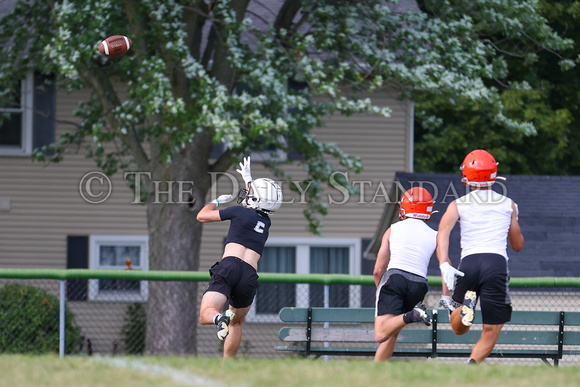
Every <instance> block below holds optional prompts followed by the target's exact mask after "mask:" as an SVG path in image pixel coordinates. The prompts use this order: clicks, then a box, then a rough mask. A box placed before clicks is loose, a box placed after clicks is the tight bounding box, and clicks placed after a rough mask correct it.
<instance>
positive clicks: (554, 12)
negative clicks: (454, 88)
mask: <svg viewBox="0 0 580 387" xmlns="http://www.w3.org/2000/svg"><path fill="white" fill-rule="evenodd" d="M427 3H429V4H431V2H425V4H427ZM477 4H478V3H474V7H476V8H477V7H478V5H477ZM499 4H500V3H499V2H498V5H497V6H498V7H500V5H499ZM524 4H525V3H522V4H519V3H515V2H513V3H510V4H508V3H505V4H504V5H503V6H506V7H508V8H507V9H504V10H501V9H500V10H498V9H496V10H495V11H494V10H493V7H492V8H490V9H486V10H483V9H478V12H480V13H481V15H482V16H481V18H480V19H481V20H482V21H484V20H489V19H490V15H491V13H494V12H495V13H496V16H497V15H498V14H499V13H501V14H503V15H508V12H507V11H509V12H512V11H513V10H516V9H519V8H518V7H520V6H521V5H524ZM525 6H526V7H527V9H528V10H529V11H530V12H532V13H533V15H532V14H530V12H528V15H527V16H525V17H519V18H520V19H522V23H524V24H519V25H518V24H517V23H514V22H511V23H504V24H505V25H506V26H512V27H514V28H515V29H514V32H518V34H517V35H518V36H519V38H517V37H516V39H514V36H513V35H510V33H509V31H510V29H509V28H506V29H505V30H503V29H502V30H496V31H494V32H493V33H492V34H491V35H486V36H485V38H486V39H488V40H489V41H490V42H493V44H494V45H495V46H497V47H498V55H497V56H496V59H495V60H496V61H498V62H499V63H502V66H503V67H504V70H502V76H500V77H496V78H495V79H490V80H488V83H489V84H490V86H491V85H492V86H493V87H495V88H496V89H497V93H496V95H495V96H494V99H493V100H491V101H473V100H470V99H465V98H457V99H455V100H454V101H453V103H449V100H448V99H447V98H444V97H442V96H438V95H435V96H433V95H432V94H429V93H423V94H421V95H418V96H417V98H416V112H417V113H418V114H417V115H416V122H415V129H416V131H415V145H416V148H415V169H416V170H417V171H422V172H453V173H459V170H458V167H459V164H460V163H461V161H462V160H463V158H464V157H465V155H466V154H467V153H468V152H469V151H471V150H473V149H477V148H484V149H487V150H489V151H490V152H491V153H492V154H493V155H494V156H495V157H496V159H497V160H498V161H499V162H500V167H499V168H500V173H504V174H507V173H512V174H535V175H542V174H554V175H562V174H579V173H580V161H579V160H578V158H577V157H576V155H577V154H578V151H580V129H579V128H580V125H579V124H580V121H579V119H580V109H579V108H580V100H579V96H578V89H579V88H580V81H579V75H580V73H579V71H580V69H578V67H575V66H574V64H575V63H576V61H577V57H578V54H580V52H579V51H578V50H577V48H576V47H578V43H580V28H578V27H577V26H578V18H579V17H580V12H579V9H580V7H579V5H578V3H577V2H576V1H564V2H550V1H547V2H539V3H538V4H536V5H535V6H536V7H537V8H534V4H533V3H529V4H526V5H525ZM431 9H436V8H435V7H432V8H431ZM510 10H511V11H510ZM498 12H499V13H498ZM512 13H513V12H512ZM485 15H487V16H485ZM504 17H505V16H504ZM542 18H546V19H547V21H548V23H547V25H548V26H549V27H550V28H552V30H553V31H555V32H556V33H559V34H560V35H561V36H562V37H564V38H566V39H567V40H566V42H567V43H566V44H565V45H564V46H560V49H559V50H558V53H557V54H555V53H554V52H553V50H551V49H549V48H548V47H547V46H543V47H535V48H533V49H532V46H534V43H533V42H532V41H530V36H529V35H528V33H527V32H525V29H526V28H527V26H528V25H535V23H534V22H533V20H539V19H542ZM535 31H536V33H537V34H538V36H548V35H546V34H548V32H546V30H545V28H544V27H543V28H541V29H538V28H537V27H536V28H535ZM482 38H483V36H482ZM550 39H552V38H550ZM570 42H572V43H573V44H570Z"/></svg>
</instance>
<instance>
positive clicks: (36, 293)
mask: <svg viewBox="0 0 580 387" xmlns="http://www.w3.org/2000/svg"><path fill="white" fill-rule="evenodd" d="M59 316H60V312H59V300H58V298H56V297H55V296H53V295H51V294H49V293H48V292H47V291H46V290H43V289H39V288H35V287H34V286H24V285H20V284H8V285H5V286H4V287H3V288H2V289H0V352H4V353H47V352H57V353H58V351H59ZM81 340H82V339H81V335H80V328H79V327H78V326H77V324H76V322H75V315H74V314H73V313H72V312H71V311H70V310H69V309H68V308H66V307H65V353H75V352H78V348H79V344H80V343H81Z"/></svg>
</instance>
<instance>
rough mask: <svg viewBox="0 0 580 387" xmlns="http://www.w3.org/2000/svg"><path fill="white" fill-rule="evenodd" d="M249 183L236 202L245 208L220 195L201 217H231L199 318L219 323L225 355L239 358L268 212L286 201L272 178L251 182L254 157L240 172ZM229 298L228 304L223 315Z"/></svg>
mask: <svg viewBox="0 0 580 387" xmlns="http://www.w3.org/2000/svg"><path fill="white" fill-rule="evenodd" d="M237 171H238V172H239V173H240V174H241V175H242V177H243V178H244V182H245V183H246V189H244V190H240V194H239V195H238V203H243V206H233V207H228V208H225V209H223V210H218V209H217V208H218V207H219V206H220V205H222V204H225V203H229V202H230V201H232V200H233V196H232V195H221V196H219V197H218V198H217V199H215V200H213V201H211V202H210V203H208V204H207V205H206V206H205V207H203V208H202V209H201V211H200V212H199V214H198V215H197V220H199V221H200V222H202V223H207V222H220V221H224V220H230V229H229V231H228V235H227V237H226V242H225V247H224V253H223V256H222V260H221V261H220V262H217V263H216V264H214V265H213V266H212V267H211V269H210V270H209V272H210V274H211V279H210V281H209V285H208V287H207V290H206V291H205V293H204V295H203V298H202V300H201V307H200V312H199V322H200V323H201V324H203V325H209V324H216V325H217V330H218V331H217V337H218V339H219V340H221V341H223V340H225V339H226V337H227V338H228V339H227V340H225V342H224V355H223V356H224V358H228V357H235V356H236V353H237V352H238V348H239V347H240V343H241V341H242V326H241V324H242V321H243V319H244V317H245V316H246V314H247V313H248V311H249V310H250V307H251V305H252V302H253V301H254V296H255V295H256V289H257V288H258V274H257V269H258V260H259V259H260V257H261V256H262V251H263V250H264V244H265V243H266V240H268V234H269V230H270V224H271V221H270V216H269V215H270V214H272V213H273V212H274V211H275V210H277V209H278V208H280V205H281V204H282V189H281V188H280V185H278V183H276V182H275V181H274V180H272V179H267V178H262V179H256V180H254V181H252V174H251V171H250V158H249V157H247V158H245V159H244V161H243V163H240V169H238V170H237ZM228 299H229V300H230V307H229V309H228V310H227V311H226V312H225V313H224V314H221V313H220V311H221V310H222V308H223V306H224V305H225V303H226V301H227V300H228Z"/></svg>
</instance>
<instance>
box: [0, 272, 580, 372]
mask: <svg viewBox="0 0 580 387" xmlns="http://www.w3.org/2000/svg"><path fill="white" fill-rule="evenodd" d="M29 272H30V271H29ZM63 272H64V271H63ZM86 272H90V271H89V270H87V271H86ZM147 273H151V272H147ZM182 274H183V273H182ZM140 275H142V276H144V277H142V278H148V277H147V274H145V272H142V273H141V274H139V273H138V272H134V273H131V277H132V278H130V279H123V277H125V276H124V275H123V273H120V274H119V273H116V275H115V276H111V278H106V277H107V274H106V273H105V274H103V271H101V272H100V273H99V275H98V276H96V278H91V276H90V274H89V273H84V274H83V276H84V278H77V279H67V280H58V279H50V278H44V279H43V278H40V277H41V275H35V276H34V277H35V278H36V279H31V278H29V279H26V278H23V279H15V278H0V352H2V353H43V352H57V353H58V352H59V350H60V351H61V355H62V354H67V355H69V354H70V355H83V356H87V355H88V356H90V355H93V354H102V355H121V354H131V355H147V354H149V352H148V347H147V340H148V335H147V332H148V330H150V332H152V331H155V333H156V334H157V336H159V335H161V336H164V335H167V336H170V335H172V334H173V333H174V332H175V330H176V329H177V325H178V323H177V322H176V320H175V319H173V318H170V317H168V318H165V317H164V316H163V315H162V313H165V312H164V311H166V310H167V307H172V304H173V303H175V304H180V306H179V307H177V306H176V307H175V308H174V309H179V308H181V310H183V311H184V313H186V314H188V318H190V319H191V321H192V323H191V326H190V327H186V328H185V329H186V330H187V329H189V330H190V331H189V333H190V336H188V337H191V338H192V340H193V343H192V345H191V346H190V347H188V348H191V350H187V351H186V352H185V353H184V352H179V353H172V352H171V350H168V351H166V352H165V353H167V354H197V355H200V356H207V357H217V356H221V354H222V344H221V342H220V341H218V340H217V338H216V327H215V326H214V325H209V326H202V325H200V324H199V322H198V320H197V316H198V312H199V310H198V308H199V303H200V300H201V296H202V294H203V291H204V290H205V288H206V286H207V279H206V278H205V277H206V276H207V274H206V273H203V274H201V273H199V275H198V276H197V281H196V285H197V289H198V291H197V295H198V297H197V299H179V298H175V297H167V299H166V301H165V305H163V306H164V307H163V310H164V311H161V310H152V309H149V307H150V305H151V302H148V301H149V300H150V297H151V295H152V294H154V293H155V292H157V291H159V290H160V289H158V288H159V287H160V286H162V285H166V284H168V283H172V284H173V285H175V286H176V287H180V286H191V285H192V282H188V281H184V280H179V281H160V280H151V279H147V280H145V279H139V276H140ZM261 276H262V279H264V277H266V279H267V281H262V282H260V287H259V289H258V293H257V295H256V298H255V301H254V304H253V306H252V309H251V310H250V313H249V314H248V316H247V317H246V319H245V321H244V324H243V336H242V344H241V346H240V349H239V352H238V356H245V357H256V358H273V357H286V356H289V355H288V354H287V353H280V352H276V351H275V350H274V347H275V346H276V345H280V344H281V342H280V341H279V339H278V330H279V329H280V328H281V327H282V326H283V325H288V324H285V323H282V322H281V321H280V319H279V318H278V312H279V311H280V309H281V308H282V307H286V306H296V307H309V306H312V307H352V308H355V307H374V302H375V287H374V286H373V285H366V284H368V283H373V282H372V277H370V276H363V277H368V278H364V279H361V278H363V277H361V276H358V277H356V278H354V279H353V283H354V284H348V283H345V279H344V278H342V280H341V281H340V282H341V283H339V284H330V285H324V284H322V283H320V282H321V281H320V280H319V281H314V282H319V283H312V284H309V283H304V282H307V280H308V278H307V277H309V276H302V278H299V276H295V277H296V280H295V281H296V282H298V283H292V277H293V276H292V275H285V276H284V278H285V279H284V280H283V281H280V282H273V281H276V278H275V275H273V276H266V275H264V274H262V275H261ZM0 277H2V272H1V271H0ZM29 277H30V276H29ZM344 277H345V278H347V277H348V276H344ZM149 278H151V275H149ZM311 278H315V279H316V278H317V277H316V276H315V275H314V276H312V275H311ZM320 278H322V277H321V276H320V277H318V279H320ZM347 279H348V278H347ZM520 280H523V279H520ZM552 280H553V279H552ZM326 282H329V281H328V280H327V281H326ZM430 282H431V283H433V284H436V285H439V287H437V286H430V289H429V293H428V295H427V296H426V298H425V300H424V303H425V305H426V306H427V308H428V309H432V308H437V307H438V306H437V304H438V302H439V298H440V296H441V288H440V280H439V281H438V280H437V279H435V280H431V279H430ZM524 282H528V285H527V286H526V285H525V283H524ZM552 282H553V281H552ZM361 283H363V284H361ZM365 283H366V284H365ZM534 283H538V281H534V279H530V280H529V281H520V283H519V284H518V285H517V287H512V288H511V295H512V305H513V309H514V310H543V311H561V310H563V311H580V291H579V289H577V288H576V287H567V288H566V287H557V288H556V287H554V288H550V287H538V286H534ZM540 284H541V283H540ZM520 286H521V287H520ZM574 286H576V285H574ZM61 294H65V300H64V301H65V302H64V303H63V304H64V306H65V309H64V316H63V311H62V310H61ZM156 305H159V303H157V304H156ZM478 308H479V306H478ZM61 317H64V325H61V324H60V323H59V321H60V320H61ZM148 320H150V321H148ZM367 325H370V328H372V324H367ZM362 326H364V324H363V325H362ZM476 328H477V327H476ZM520 329H521V328H520ZM534 329H537V327H536V328H534ZM567 329H572V328H567ZM151 330H152V331H151ZM63 331H64V343H63V342H62V341H61V340H62V335H61V332H63ZM579 360H580V356H565V357H564V359H563V360H562V361H561V362H560V364H561V365H571V364H577V363H578V361H579ZM436 361H453V360H450V359H437V360H436ZM455 361H464V359H463V360H455ZM486 362H489V363H502V364H506V363H509V364H542V362H541V360H539V359H488V360H486Z"/></svg>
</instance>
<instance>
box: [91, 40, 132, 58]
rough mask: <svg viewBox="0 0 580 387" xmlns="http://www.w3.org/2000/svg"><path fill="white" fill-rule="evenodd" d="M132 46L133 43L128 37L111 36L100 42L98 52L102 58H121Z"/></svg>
mask: <svg viewBox="0 0 580 387" xmlns="http://www.w3.org/2000/svg"><path fill="white" fill-rule="evenodd" d="M132 45H133V42H132V41H131V39H129V38H128V37H126V36H122V35H113V36H109V37H108V38H107V39H105V40H103V41H102V42H101V44H100V45H99V52H100V53H101V54H103V55H104V56H111V57H115V56H121V55H125V53H127V51H129V49H130V48H131V46H132Z"/></svg>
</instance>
